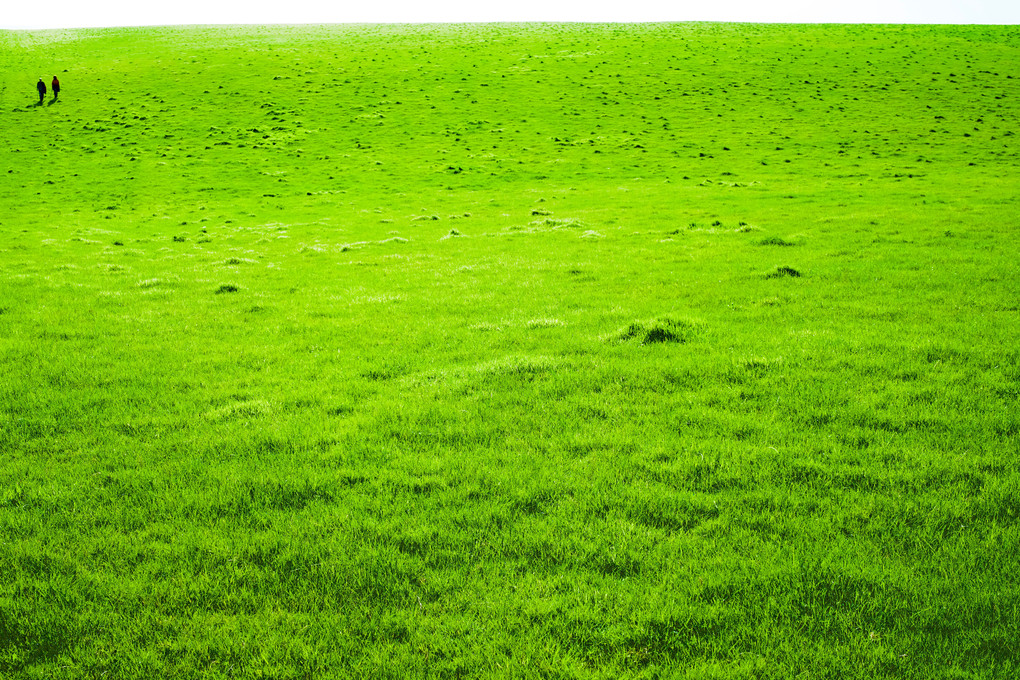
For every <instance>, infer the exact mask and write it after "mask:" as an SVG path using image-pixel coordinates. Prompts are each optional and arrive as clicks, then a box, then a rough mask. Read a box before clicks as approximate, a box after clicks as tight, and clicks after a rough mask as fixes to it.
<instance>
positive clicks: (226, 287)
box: [216, 283, 241, 295]
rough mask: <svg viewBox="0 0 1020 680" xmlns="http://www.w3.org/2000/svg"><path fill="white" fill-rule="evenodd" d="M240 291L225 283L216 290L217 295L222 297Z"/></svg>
mask: <svg viewBox="0 0 1020 680" xmlns="http://www.w3.org/2000/svg"><path fill="white" fill-rule="evenodd" d="M239 290H241V289H240V288H238V287H237V286H235V285H234V284H232V283H224V284H223V285H222V286H220V287H219V288H217V289H216V294H217V295H220V294H221V293H236V292H238V291H239Z"/></svg>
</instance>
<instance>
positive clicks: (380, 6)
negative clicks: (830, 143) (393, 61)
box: [0, 0, 1020, 29]
mask: <svg viewBox="0 0 1020 680" xmlns="http://www.w3.org/2000/svg"><path fill="white" fill-rule="evenodd" d="M0 4H2V5H3V8H2V9H0V28H6V29H26V28H86V27H99V26H162V25H176V24H281V23H283V24H303V23H361V22H386V23H418V22H485V21H599V22H601V21H751V22H784V23H785V22H790V23H819V22H821V23H833V22H835V23H915V24H916V23H922V24H1020V0H828V1H826V0H771V1H770V0H612V1H609V0H507V1H505V2H491V1H490V2H486V1H485V0H91V1H90V0H0Z"/></svg>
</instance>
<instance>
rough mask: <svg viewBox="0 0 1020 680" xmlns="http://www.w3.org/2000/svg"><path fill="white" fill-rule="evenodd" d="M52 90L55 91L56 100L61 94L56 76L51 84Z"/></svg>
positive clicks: (54, 97)
mask: <svg viewBox="0 0 1020 680" xmlns="http://www.w3.org/2000/svg"><path fill="white" fill-rule="evenodd" d="M50 89H51V90H53V99H54V100H56V98H57V96H58V95H59V94H60V81H59V80H57V77H56V76H53V82H52V83H50Z"/></svg>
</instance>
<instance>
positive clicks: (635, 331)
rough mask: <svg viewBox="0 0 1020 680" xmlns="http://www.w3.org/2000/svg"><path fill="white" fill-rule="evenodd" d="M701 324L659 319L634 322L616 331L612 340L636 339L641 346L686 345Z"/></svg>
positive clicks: (669, 318) (667, 318)
mask: <svg viewBox="0 0 1020 680" xmlns="http://www.w3.org/2000/svg"><path fill="white" fill-rule="evenodd" d="M700 329H701V324H699V323H698V322H696V321H691V320H689V319H678V318H673V317H660V318H657V319H651V320H648V321H635V322H633V323H631V324H629V325H628V326H626V327H625V328H622V329H620V330H619V331H617V332H616V333H615V334H614V335H613V336H612V339H614V340H616V341H618V342H627V341H630V340H634V339H638V340H640V342H641V344H642V345H648V344H658V343H667V342H672V343H680V344H683V343H686V342H689V341H690V340H692V339H693V338H694V337H695V336H696V335H697V334H698V333H699V331H700Z"/></svg>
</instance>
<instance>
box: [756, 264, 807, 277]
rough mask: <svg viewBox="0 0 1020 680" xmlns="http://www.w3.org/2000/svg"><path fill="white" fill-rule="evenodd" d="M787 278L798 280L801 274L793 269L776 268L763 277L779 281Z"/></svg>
mask: <svg viewBox="0 0 1020 680" xmlns="http://www.w3.org/2000/svg"><path fill="white" fill-rule="evenodd" d="M787 276H790V277H793V278H798V277H800V276H802V274H801V273H800V272H799V271H797V270H796V269H794V268H793V267H776V268H775V270H773V271H771V272H769V273H768V274H766V275H765V278H766V279H781V278H785V277H787Z"/></svg>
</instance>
